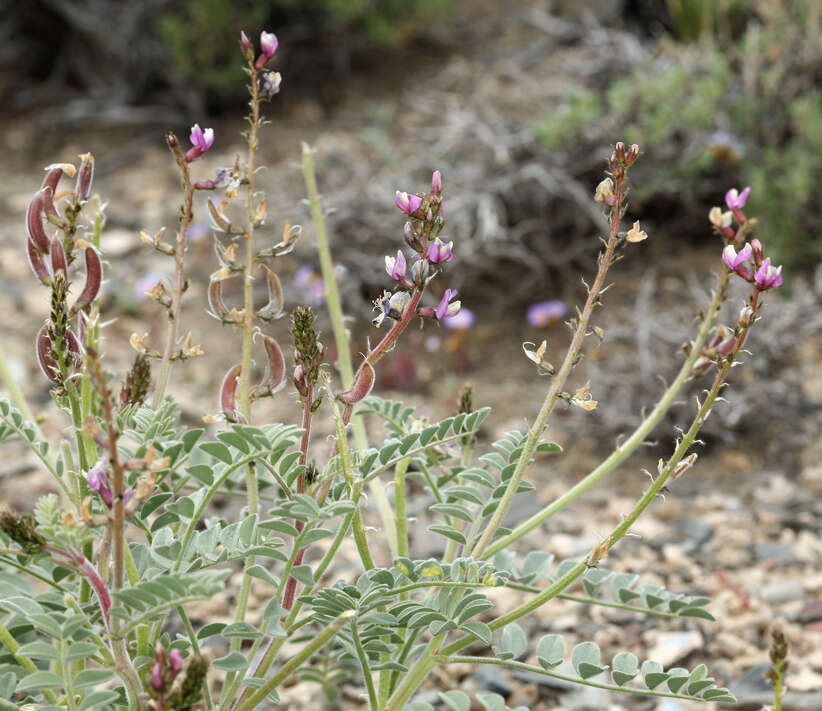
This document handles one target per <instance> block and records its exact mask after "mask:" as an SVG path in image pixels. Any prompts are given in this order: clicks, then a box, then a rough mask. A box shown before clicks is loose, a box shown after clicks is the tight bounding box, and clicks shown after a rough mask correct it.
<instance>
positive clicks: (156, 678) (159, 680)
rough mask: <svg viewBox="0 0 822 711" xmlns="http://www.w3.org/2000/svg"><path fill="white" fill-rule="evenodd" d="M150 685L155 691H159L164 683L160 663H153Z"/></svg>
mask: <svg viewBox="0 0 822 711" xmlns="http://www.w3.org/2000/svg"><path fill="white" fill-rule="evenodd" d="M151 685H152V686H153V687H154V689H155V690H156V691H161V690H162V688H163V686H165V683H164V682H163V667H162V666H161V665H160V662H155V663H154V666H153V667H152V668H151Z"/></svg>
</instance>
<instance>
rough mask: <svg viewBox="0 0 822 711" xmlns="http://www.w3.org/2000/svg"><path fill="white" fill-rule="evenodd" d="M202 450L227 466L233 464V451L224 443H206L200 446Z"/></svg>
mask: <svg viewBox="0 0 822 711" xmlns="http://www.w3.org/2000/svg"><path fill="white" fill-rule="evenodd" d="M200 449H201V450H203V451H204V452H205V453H206V454H210V455H211V456H212V457H214V458H215V459H219V460H220V461H221V462H225V463H226V464H231V463H232V461H233V459H232V457H231V451H230V450H229V449H228V447H226V446H225V445H224V444H223V443H222V442H204V443H203V444H201V445H200Z"/></svg>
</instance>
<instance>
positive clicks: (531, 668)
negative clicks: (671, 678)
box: [434, 655, 707, 703]
mask: <svg viewBox="0 0 822 711" xmlns="http://www.w3.org/2000/svg"><path fill="white" fill-rule="evenodd" d="M434 659H435V661H437V662H438V663H439V664H489V665H493V666H499V667H508V668H509V669H518V670H521V671H527V672H531V673H533V674H540V675H542V676H549V677H551V678H553V679H561V680H562V681H570V682H572V683H574V684H583V685H584V686H593V687H594V688H596V689H605V690H607V691H618V692H621V693H623V694H637V695H639V696H662V697H667V698H670V699H685V700H687V701H700V702H702V703H707V702H706V701H705V699H700V698H698V697H695V696H681V695H680V694H673V693H667V692H663V691H653V690H651V689H637V688H635V687H632V686H617V685H616V684H600V683H599V682H596V681H590V680H588V679H581V678H579V677H575V676H568V675H567V674H560V673H559V672H554V671H550V670H548V669H543V668H542V667H539V666H536V665H534V664H525V663H524V662H517V661H514V660H512V659H497V658H495V657H473V656H453V657H449V656H445V655H437V656H436V657H434Z"/></svg>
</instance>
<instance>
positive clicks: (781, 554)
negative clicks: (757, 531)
mask: <svg viewBox="0 0 822 711" xmlns="http://www.w3.org/2000/svg"><path fill="white" fill-rule="evenodd" d="M754 555H755V556H756V559H757V561H759V562H760V563H763V562H765V561H768V562H773V563H776V564H778V565H791V564H793V563H797V562H798V560H797V558H796V555H795V554H794V552H793V547H792V546H788V545H785V544H784V543H777V542H776V541H765V542H764V543H757V544H756V545H755V546H754Z"/></svg>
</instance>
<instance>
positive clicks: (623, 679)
mask: <svg viewBox="0 0 822 711" xmlns="http://www.w3.org/2000/svg"><path fill="white" fill-rule="evenodd" d="M637 674H639V660H638V659H637V658H636V655H635V654H631V653H630V652H620V653H619V654H617V655H616V656H615V657H614V659H613V661H612V662H611V676H612V677H613V678H614V683H615V684H616V685H617V686H623V685H624V684H627V683H628V682H629V681H631V679H633V678H634V677H635V676H636V675H637Z"/></svg>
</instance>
